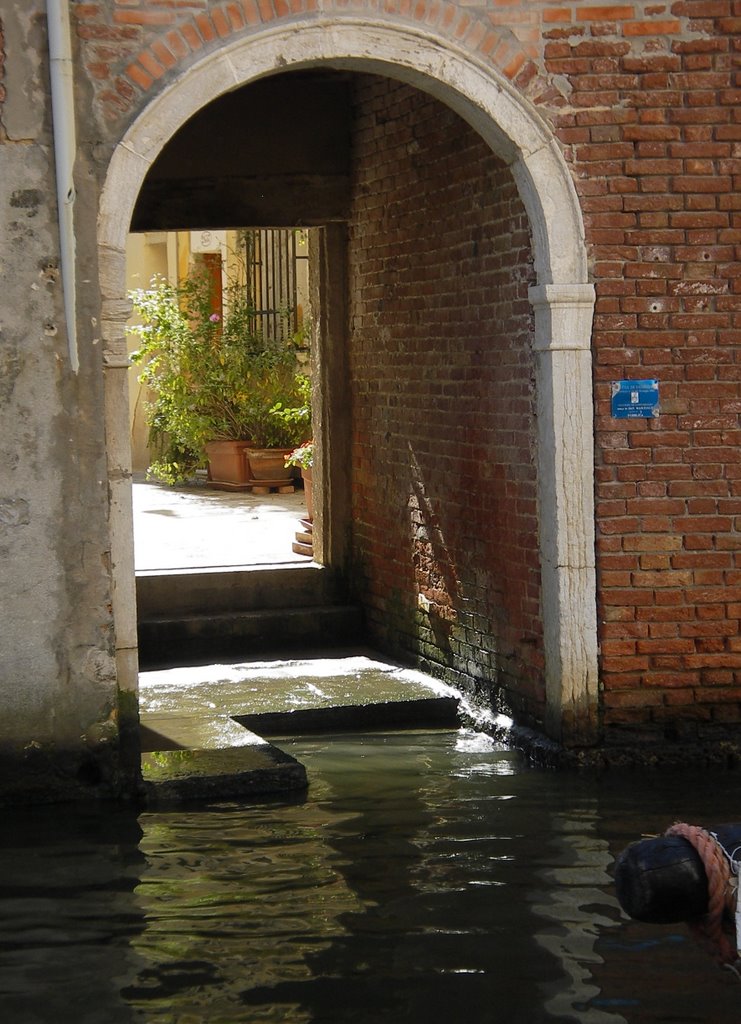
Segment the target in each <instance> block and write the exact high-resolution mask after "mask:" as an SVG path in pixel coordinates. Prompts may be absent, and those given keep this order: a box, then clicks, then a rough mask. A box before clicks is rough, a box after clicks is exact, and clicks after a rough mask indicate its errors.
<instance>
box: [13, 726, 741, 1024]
mask: <svg viewBox="0 0 741 1024" xmlns="http://www.w3.org/2000/svg"><path fill="white" fill-rule="evenodd" d="M279 745H280V746H282V747H283V748H284V749H286V750H289V751H290V752H291V753H292V754H294V755H295V756H296V757H298V758H299V759H300V760H301V761H303V762H304V763H305V764H306V765H307V768H308V771H309V776H310V779H311V786H310V789H309V791H308V793H307V794H306V795H305V796H302V797H301V798H297V799H295V800H290V801H286V800H280V801H265V802H255V803H250V804H235V803H229V804H221V805H216V806H210V807H203V808H201V807H194V808H189V809H185V810H183V809H179V810H173V811H158V812H146V813H141V814H136V813H134V812H130V811H124V810H121V809H118V810H117V809H114V808H110V807H105V808H100V809H91V808H87V809H71V808H63V809H60V808H56V809H52V808H47V809H44V810H38V809H37V810H34V811H26V812H19V811H16V812H12V813H11V812H5V814H4V820H3V827H2V830H0V1021H2V1022H3V1024H119V1022H120V1024H128V1022H157V1024H201V1022H208V1024H241V1022H263V1021H266V1022H273V1024H309V1022H327V1024H340V1022H342V1024H354V1022H358V1024H377V1022H380V1021H384V1022H393V1024H397V1022H398V1024H406V1022H414V1024H459V1022H460V1024H546V1022H553V1021H572V1022H584V1024H638V1022H641V1024H642V1022H658V1021H661V1022H670V1024H683V1022H710V1021H712V1022H713V1024H732V1022H733V1024H736V1022H738V1021H739V1020H740V1019H741V981H740V980H739V978H738V977H737V976H736V975H735V974H733V973H732V972H731V971H729V970H722V969H721V968H719V967H717V966H716V965H715V964H714V962H713V961H712V960H711V959H710V957H709V956H708V955H707V954H706V953H705V952H704V951H703V950H702V949H700V948H699V947H698V946H697V945H696V944H695V943H694V941H693V939H692V938H691V937H690V935H689V933H688V932H687V930H686V929H685V927H684V926H681V925H670V926H666V925H648V924H639V923H636V922H632V921H629V920H627V919H626V918H625V917H624V915H622V914H621V911H620V909H619V906H618V904H617V901H616V898H615V894H614V890H613V885H612V880H611V872H612V869H613V865H614V859H615V857H616V855H617V854H618V853H619V852H620V851H621V850H622V849H623V848H624V847H625V845H627V843H628V842H631V841H633V840H635V839H638V838H640V837H641V836H642V835H643V834H651V833H656V832H658V831H662V830H663V829H665V828H666V827H667V826H668V825H669V824H671V823H672V822H674V821H676V820H686V821H691V822H693V823H708V824H710V823H713V824H715V823H720V822H723V821H739V820H741V800H740V797H741V792H740V791H741V781H740V780H739V778H738V776H736V775H734V774H727V775H712V774H705V773H701V772H694V773H692V774H687V775H686V776H681V777H679V776H676V775H672V776H669V775H667V774H657V775H652V774H650V773H639V772H636V773H627V774H614V775H613V774H606V775H603V776H601V777H599V778H596V777H594V776H582V775H579V774H572V773H556V772H551V771H546V770H539V769H533V768H530V767H528V766H527V765H526V764H525V762H524V761H523V760H522V759H521V757H520V756H519V755H518V754H517V753H514V752H512V751H508V750H503V749H501V748H500V747H497V746H496V745H495V744H494V743H493V742H492V741H491V739H490V738H489V737H487V736H485V735H483V734H479V733H475V732H469V731H464V730H462V731H460V732H455V731H450V732H447V731H446V732H437V733H411V734H410V733H405V734H382V735H376V736H370V737H369V736H365V737H363V736H346V737H342V736H333V737H322V738H315V739H310V740H306V739H304V740H300V741H299V740H295V741H287V742H283V743H280V744H279Z"/></svg>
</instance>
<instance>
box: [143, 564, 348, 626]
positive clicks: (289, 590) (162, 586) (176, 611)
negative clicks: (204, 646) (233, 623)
mask: <svg viewBox="0 0 741 1024" xmlns="http://www.w3.org/2000/svg"><path fill="white" fill-rule="evenodd" d="M344 597H345V595H344V589H343V587H342V586H341V584H340V581H339V579H338V576H337V575H336V574H335V573H333V572H332V571H331V570H329V569H326V568H325V567H324V566H322V565H317V564H315V563H312V562H307V563H291V564H287V565H255V566H249V567H247V568H245V567H244V566H231V567H230V566H226V567H220V568H218V569H169V570H153V571H149V572H137V574H136V601H137V609H138V615H139V619H140V621H147V620H148V619H152V618H161V617H176V616H178V615H198V614H214V613H218V612H235V611H254V610H263V609H268V608H296V607H307V606H310V605H331V604H338V603H341V602H342V601H343V600H344Z"/></svg>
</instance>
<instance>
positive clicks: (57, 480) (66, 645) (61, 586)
mask: <svg viewBox="0 0 741 1024" xmlns="http://www.w3.org/2000/svg"><path fill="white" fill-rule="evenodd" d="M3 30H4V31H3V49H4V57H5V60H4V72H5V73H4V77H3V83H2V84H3V91H4V103H3V106H2V112H1V113H0V119H1V123H2V138H1V140H0V161H1V162H2V172H1V173H0V206H1V208H2V210H3V216H2V218H0V225H1V226H2V227H1V230H2V240H1V242H0V278H1V279H2V281H3V301H2V309H1V311H0V316H1V319H0V331H1V333H0V464H1V465H2V471H1V473H2V489H1V490H0V561H1V562H2V579H3V598H2V615H1V616H0V637H1V644H0V651H1V658H2V662H1V664H0V707H1V708H2V713H1V714H0V761H1V762H2V774H3V787H2V788H3V795H6V794H9V795H11V796H12V795H13V793H14V792H17V793H18V795H23V796H25V797H26V798H28V797H31V798H35V799H42V800H43V799H53V798H55V797H59V796H74V795H79V794H83V793H95V792H100V793H103V794H106V793H107V794H112V793H120V792H122V791H125V790H126V789H127V788H129V787H130V785H131V783H132V777H131V776H129V777H128V778H127V772H126V770H123V769H122V766H121V763H120V759H119V744H118V737H119V730H118V710H119V708H118V704H119V697H118V692H117V681H116V671H115V663H114V658H113V648H114V644H113V619H112V614H111V605H110V590H111V565H110V555H109V541H108V530H107V521H108V487H107V474H106V439H105V432H104V427H103V401H102V381H101V372H100V348H99V346H98V345H97V343H96V340H95V332H94V326H93V325H94V317H95V316H96V313H97V308H98V303H97V287H96V284H95V280H96V275H97V269H96V263H97V261H96V250H95V245H94V238H95V217H96V202H95V195H96V190H95V187H94V186H93V188H92V190H89V189H88V195H87V196H84V198H82V199H81V201H80V202H79V203H78V227H79V230H80V271H81V273H80V277H81V288H80V292H79V298H80V319H81V322H82V323H84V324H85V326H86V328H87V329H86V330H84V331H83V344H82V346H81V351H80V356H81V358H80V370H79V373H78V374H74V373H72V372H71V369H70V360H69V354H68V349H67V334H66V330H65V327H64V313H63V306H62V301H61V289H60V274H59V241H58V229H57V222H56V197H55V180H54V165H53V160H52V158H51V153H52V151H51V135H50V130H49V128H50V116H49V95H48V91H49V83H48V62H47V61H46V60H45V59H44V58H45V47H46V31H45V18H44V12H43V7H42V5H40V4H23V5H18V8H17V9H14V10H11V11H9V12H8V13H7V14H6V15H5V16H4V20H3ZM86 180H87V181H90V180H93V181H94V180H95V173H94V172H92V173H91V170H90V167H89V165H86V162H85V160H84V157H83V159H82V160H81V161H80V165H79V168H78V182H79V185H80V187H81V191H83V192H84V191H85V185H86ZM90 192H91V194H90ZM21 791H22V792H21Z"/></svg>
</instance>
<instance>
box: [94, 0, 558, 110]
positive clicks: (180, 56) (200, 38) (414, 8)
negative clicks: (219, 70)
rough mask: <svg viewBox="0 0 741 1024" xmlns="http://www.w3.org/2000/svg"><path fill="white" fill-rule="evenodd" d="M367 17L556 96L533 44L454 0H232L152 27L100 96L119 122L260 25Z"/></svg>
mask: <svg viewBox="0 0 741 1024" xmlns="http://www.w3.org/2000/svg"><path fill="white" fill-rule="evenodd" d="M307 15H309V16H311V15H315V16H316V17H317V18H322V19H326V18H328V17H329V18H332V17H336V18H338V19H342V18H346V17H353V18H356V19H357V18H363V17H365V19H366V20H367V21H368V23H369V24H372V23H373V21H374V17H375V18H377V17H378V16H379V15H380V16H381V17H382V18H383V20H384V21H385V23H387V24H388V22H389V20H391V21H398V22H399V24H400V25H403V26H405V27H409V26H410V25H411V26H413V27H414V28H416V29H417V30H420V29H422V30H423V31H425V30H426V31H430V32H434V33H437V34H439V35H440V36H442V37H444V38H448V39H450V40H451V41H452V42H454V43H455V44H456V45H458V46H460V47H462V48H463V49H465V50H467V51H468V52H469V53H471V54H472V55H474V56H476V57H478V58H479V59H480V60H482V61H483V62H485V63H488V64H491V65H492V66H494V67H495V68H496V69H497V70H498V71H499V72H500V74H502V75H504V76H505V77H506V78H507V79H509V80H510V82H511V83H512V84H513V85H514V87H515V88H516V89H517V90H518V91H519V92H521V93H522V94H523V95H525V96H526V97H527V98H528V99H529V100H530V101H531V102H533V103H535V104H538V103H541V102H543V101H544V100H547V99H549V98H551V97H552V89H551V88H550V87H549V85H548V82H547V80H546V79H545V78H544V76H543V74H542V72H541V69H540V68H539V66H538V64H537V62H536V60H535V52H534V47H532V46H530V45H528V44H523V43H522V42H521V41H520V40H519V39H517V37H516V36H515V35H514V33H513V32H512V31H511V30H510V29H509V28H506V27H503V26H494V25H492V24H491V23H490V22H488V21H487V20H486V19H485V18H482V17H480V16H478V15H477V14H475V13H474V12H471V11H469V10H467V9H466V8H463V7H460V6H458V5H457V4H455V3H450V2H448V0H378V2H377V3H375V4H373V5H369V4H368V0H324V2H323V3H322V7H321V11H320V10H319V7H318V3H317V0H272V2H271V0H230V2H227V3H222V4H217V5H215V6H213V7H209V8H208V10H205V11H199V12H197V13H195V14H192V15H189V16H188V17H184V18H182V19H181V20H180V21H177V22H175V23H174V24H172V25H170V26H168V27H167V28H166V29H164V30H160V31H159V32H158V33H155V32H153V33H152V34H151V35H150V37H149V39H148V40H147V41H146V45H145V46H143V47H142V49H141V50H140V51H139V53H138V54H137V55H136V56H135V57H133V59H132V58H129V59H128V61H127V63H126V65H125V66H124V67H123V68H121V69H119V72H118V74H117V75H116V77H115V78H114V81H113V86H112V88H108V89H107V90H106V91H105V92H104V93H102V94H101V96H100V101H101V103H102V105H103V108H104V115H105V117H106V120H108V121H112V120H118V119H119V118H120V117H122V116H123V115H125V114H127V113H129V112H130V111H131V110H132V109H133V108H136V107H138V106H140V105H141V102H142V101H145V100H146V99H148V98H149V97H150V95H151V94H152V93H153V92H155V91H157V88H158V87H161V86H162V85H164V84H165V83H166V82H167V81H169V80H170V79H171V78H172V77H174V76H176V75H177V74H178V73H182V71H183V70H184V69H186V68H187V66H188V65H189V64H191V63H192V62H193V60H194V59H197V58H198V57H201V56H205V55H206V54H207V53H209V52H212V51H214V50H218V49H219V48H220V47H221V46H223V45H224V44H226V43H227V42H232V41H234V40H235V39H237V38H239V37H240V36H247V35H251V34H254V33H256V32H259V31H260V30H261V29H265V28H269V27H275V26H276V25H278V24H281V23H290V21H291V20H292V19H295V18H299V17H300V18H302V19H305V18H306V16H307Z"/></svg>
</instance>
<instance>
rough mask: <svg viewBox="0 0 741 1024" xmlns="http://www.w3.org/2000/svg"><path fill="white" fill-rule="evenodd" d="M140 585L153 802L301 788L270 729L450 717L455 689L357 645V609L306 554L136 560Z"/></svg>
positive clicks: (145, 744)
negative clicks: (190, 562)
mask: <svg viewBox="0 0 741 1024" xmlns="http://www.w3.org/2000/svg"><path fill="white" fill-rule="evenodd" d="M136 586H137V603H138V612H139V652H140V668H141V671H140V677H139V685H140V694H139V708H140V720H141V741H142V751H143V754H142V775H143V779H144V786H145V791H146V794H147V799H148V802H149V803H150V804H152V805H155V806H156V805H160V804H163V803H164V804H167V803H172V802H187V801H189V800H199V801H214V800H230V799H239V798H252V797H254V796H257V795H264V794H272V795H287V794H290V793H296V792H300V791H302V790H304V789H306V787H307V786H308V779H307V777H306V771H305V769H304V767H303V765H301V764H299V763H298V762H297V761H296V760H295V759H294V758H292V757H291V756H290V755H288V754H286V753H285V752H283V751H282V750H280V749H279V747H277V746H275V745H274V744H273V743H272V742H269V740H268V739H266V737H270V739H271V740H272V739H275V740H277V741H279V738H280V737H287V736H295V735H302V734H307V733H316V732H337V733H340V732H348V731H364V732H365V731H374V730H380V729H384V730H399V729H430V728H456V727H457V725H458V717H457V715H458V695H457V694H456V693H455V692H454V691H452V690H451V689H450V688H449V687H444V686H442V685H441V684H438V683H437V682H435V681H434V680H432V679H431V678H430V677H428V676H425V675H423V674H422V673H419V672H414V671H411V670H409V669H405V668H403V667H401V666H398V665H395V664H392V663H390V662H388V661H386V660H384V659H383V658H381V657H379V656H378V655H375V654H373V653H372V652H369V651H367V650H365V649H364V647H363V645H364V643H365V636H364V632H363V622H362V615H361V613H360V609H359V608H357V607H356V606H354V605H352V604H349V603H347V602H346V601H345V600H344V593H343V589H342V587H341V586H340V585H339V583H338V581H337V579H336V578H335V577H334V576H333V574H332V573H330V572H329V571H327V570H326V569H324V568H323V567H322V566H319V565H316V564H315V563H313V562H303V563H301V562H299V563H294V564H284V565H255V566H249V567H245V566H238V567H230V566H224V567H220V568H218V569H197V568H184V569H168V570H164V571H163V570H160V571H156V570H151V571H142V572H139V573H137V579H136Z"/></svg>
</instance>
